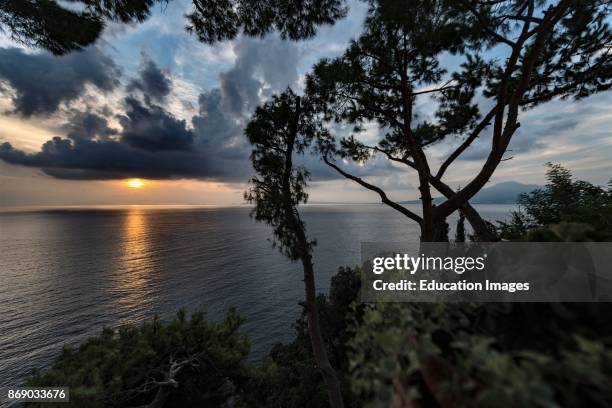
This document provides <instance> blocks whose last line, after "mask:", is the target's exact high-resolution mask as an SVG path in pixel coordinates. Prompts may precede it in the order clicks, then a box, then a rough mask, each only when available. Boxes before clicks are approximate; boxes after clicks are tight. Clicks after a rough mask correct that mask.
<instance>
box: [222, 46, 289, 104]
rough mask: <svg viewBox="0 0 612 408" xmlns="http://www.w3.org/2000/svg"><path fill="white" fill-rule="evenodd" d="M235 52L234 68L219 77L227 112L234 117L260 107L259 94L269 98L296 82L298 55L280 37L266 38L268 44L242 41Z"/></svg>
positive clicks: (235, 48)
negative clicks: (272, 92) (271, 93)
mask: <svg viewBox="0 0 612 408" xmlns="http://www.w3.org/2000/svg"><path fill="white" fill-rule="evenodd" d="M234 52H235V53H236V55H237V57H236V62H235V65H234V67H233V68H232V69H230V70H229V71H227V72H225V73H222V74H221V75H220V76H219V82H220V89H221V92H222V95H223V98H224V103H225V104H226V108H228V109H229V110H230V111H231V112H232V113H234V114H235V115H238V116H241V115H244V114H245V113H247V114H248V113H250V112H252V111H253V110H254V109H255V107H256V106H257V105H259V102H260V93H262V94H264V95H262V96H267V94H269V93H270V91H280V90H283V89H284V88H286V87H287V86H291V85H293V84H294V83H295V81H296V80H297V77H298V74H297V62H298V60H299V55H298V50H297V48H296V47H295V45H294V44H292V43H289V42H286V41H281V40H280V39H278V38H277V37H270V38H266V41H265V42H264V41H261V40H255V39H251V38H243V39H241V40H240V41H239V42H238V43H237V44H236V46H235V47H234ZM266 86H267V87H269V89H266Z"/></svg>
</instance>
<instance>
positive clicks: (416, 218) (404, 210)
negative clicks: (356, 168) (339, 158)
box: [323, 156, 423, 225]
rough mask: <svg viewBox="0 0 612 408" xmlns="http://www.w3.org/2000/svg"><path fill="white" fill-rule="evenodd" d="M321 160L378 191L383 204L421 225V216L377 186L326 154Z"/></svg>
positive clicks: (347, 176)
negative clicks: (393, 199)
mask: <svg viewBox="0 0 612 408" xmlns="http://www.w3.org/2000/svg"><path fill="white" fill-rule="evenodd" d="M323 161H324V162H325V164H327V165H328V166H329V167H331V168H332V169H334V170H336V171H337V172H338V173H340V174H342V175H343V176H344V177H346V178H347V179H349V180H353V181H354V182H356V183H358V184H359V185H361V186H362V187H365V188H367V189H368V190H371V191H374V192H376V193H378V195H379V196H380V199H381V201H382V202H383V203H384V204H386V205H388V206H389V207H391V208H393V209H394V210H397V211H399V212H400V213H402V214H404V215H405V216H406V217H408V218H410V219H411V220H413V221H415V222H417V223H418V224H419V225H421V224H422V223H423V219H422V218H421V217H419V216H418V215H417V214H415V213H413V212H412V211H410V210H409V209H407V208H406V207H404V206H402V205H400V204H398V203H396V202H395V201H392V200H390V199H389V198H388V197H387V194H386V193H385V192H384V191H383V190H382V189H381V188H379V187H377V186H375V185H373V184H370V183H368V182H366V181H364V180H363V179H362V178H360V177H357V176H354V175H352V174H349V173H347V172H345V171H344V170H342V169H341V168H340V167H338V166H337V165H336V164H334V163H332V162H331V161H329V159H328V158H327V157H326V156H323Z"/></svg>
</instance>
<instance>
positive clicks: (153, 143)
mask: <svg viewBox="0 0 612 408" xmlns="http://www.w3.org/2000/svg"><path fill="white" fill-rule="evenodd" d="M124 102H125V107H126V112H125V115H121V116H119V121H120V123H121V126H122V127H123V132H122V133H121V141H122V142H123V143H125V144H127V145H129V146H132V147H138V148H141V149H144V150H149V151H166V150H191V148H192V143H193V138H194V135H193V132H192V131H191V130H189V129H187V123H186V122H185V121H184V120H179V119H177V118H175V117H174V116H173V115H172V114H171V113H169V112H167V111H165V110H164V109H163V108H161V107H160V106H156V105H152V104H143V103H142V102H140V101H139V100H137V99H135V98H133V97H130V96H128V97H127V98H125V101H124Z"/></svg>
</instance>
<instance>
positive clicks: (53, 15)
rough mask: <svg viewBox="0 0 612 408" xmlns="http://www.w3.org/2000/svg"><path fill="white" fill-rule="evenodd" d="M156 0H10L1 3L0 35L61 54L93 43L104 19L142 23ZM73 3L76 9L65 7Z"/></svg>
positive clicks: (102, 25)
mask: <svg viewBox="0 0 612 408" xmlns="http://www.w3.org/2000/svg"><path fill="white" fill-rule="evenodd" d="M156 1H157V0H133V1H119V0H112V1H109V0H70V1H68V2H59V1H55V0H35V1H23V0H8V1H2V2H0V32H6V33H7V34H8V35H9V36H10V38H11V39H12V40H15V41H17V42H20V43H22V44H25V45H27V46H30V47H37V48H44V49H46V50H48V51H51V52H52V53H54V54H57V55H61V54H65V53H68V52H70V51H75V50H80V49H82V48H84V47H86V46H88V45H90V44H92V43H93V42H94V41H95V40H96V39H97V38H98V36H99V35H100V34H101V32H102V29H103V27H104V22H105V20H108V21H117V22H122V23H129V22H136V21H143V20H144V19H145V18H147V17H148V16H149V14H150V9H151V7H152V5H153V4H154V3H155V2H156ZM62 3H72V4H71V6H72V5H74V6H76V8H75V7H66V4H62Z"/></svg>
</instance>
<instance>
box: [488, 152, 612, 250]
mask: <svg viewBox="0 0 612 408" xmlns="http://www.w3.org/2000/svg"><path fill="white" fill-rule="evenodd" d="M547 166H548V171H547V173H546V176H547V179H548V184H547V185H546V186H545V187H544V188H540V189H537V190H535V191H532V192H530V193H529V194H522V195H521V196H520V197H519V204H520V205H521V207H522V208H521V209H520V210H519V211H515V212H513V213H512V214H511V216H512V219H511V220H510V222H499V224H500V225H499V228H500V232H501V236H502V238H505V239H527V240H531V241H536V240H542V241H592V240H595V241H601V240H607V239H610V238H612V182H611V184H610V186H609V187H608V189H607V190H606V189H604V188H602V187H599V186H595V185H593V184H591V183H589V182H586V181H580V180H578V181H574V180H573V179H572V173H571V172H570V171H569V170H567V169H565V168H563V167H562V166H561V165H559V164H551V163H548V164H547Z"/></svg>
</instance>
